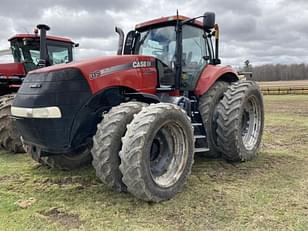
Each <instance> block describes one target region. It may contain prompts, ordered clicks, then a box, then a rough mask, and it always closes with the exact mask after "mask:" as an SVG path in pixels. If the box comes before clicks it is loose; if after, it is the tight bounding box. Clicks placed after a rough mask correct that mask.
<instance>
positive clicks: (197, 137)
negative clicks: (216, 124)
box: [194, 135, 206, 139]
mask: <svg viewBox="0 0 308 231" xmlns="http://www.w3.org/2000/svg"><path fill="white" fill-rule="evenodd" d="M205 137H206V136H205V135H195V136H194V138H195V139H204V138H205Z"/></svg>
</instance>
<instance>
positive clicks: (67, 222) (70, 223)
mask: <svg viewBox="0 0 308 231" xmlns="http://www.w3.org/2000/svg"><path fill="white" fill-rule="evenodd" d="M39 214H41V215H43V216H44V217H46V218H47V219H48V220H50V221H52V222H57V223H60V224H61V225H63V226H65V227H66V228H67V229H76V228H79V227H80V226H81V225H82V224H83V223H84V222H83V221H81V220H80V218H79V215H77V214H70V213H66V212H64V211H63V210H62V209H59V208H51V209H49V210H44V211H40V212H39Z"/></svg>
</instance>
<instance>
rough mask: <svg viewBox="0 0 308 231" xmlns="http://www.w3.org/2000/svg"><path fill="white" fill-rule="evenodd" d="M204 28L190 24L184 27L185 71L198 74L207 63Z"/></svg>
mask: <svg viewBox="0 0 308 231" xmlns="http://www.w3.org/2000/svg"><path fill="white" fill-rule="evenodd" d="M203 34H204V32H203V30H202V29H200V28H196V27H193V26H189V25H184V27H183V71H184V72H189V73H191V74H197V72H199V71H200V70H201V69H202V68H203V67H204V65H205V63H206V59H204V57H205V56H208V51H207V49H206V46H205V40H204V38H203Z"/></svg>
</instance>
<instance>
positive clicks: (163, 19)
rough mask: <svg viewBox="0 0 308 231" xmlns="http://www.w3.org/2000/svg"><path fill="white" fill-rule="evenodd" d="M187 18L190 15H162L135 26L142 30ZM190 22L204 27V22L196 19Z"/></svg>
mask: <svg viewBox="0 0 308 231" xmlns="http://www.w3.org/2000/svg"><path fill="white" fill-rule="evenodd" d="M186 19H189V17H187V16H183V15H178V16H177V15H174V16H168V17H161V18H157V19H153V20H150V21H146V22H143V23H139V24H137V25H136V26H135V29H136V30H138V31H142V30H145V29H147V28H148V27H152V26H154V25H164V24H168V23H172V22H175V21H176V20H180V21H184V20H186ZM190 24H192V25H194V26H197V27H200V28H202V26H203V24H202V22H200V21H198V20H194V21H193V22H191V23H190Z"/></svg>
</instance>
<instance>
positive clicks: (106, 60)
mask: <svg viewBox="0 0 308 231" xmlns="http://www.w3.org/2000/svg"><path fill="white" fill-rule="evenodd" d="M154 60H155V58H154V57H152V56H144V55H114V56H104V57H100V58H93V59H87V60H83V61H75V62H71V63H66V64H58V65H54V66H50V67H45V68H42V69H37V70H34V71H31V73H44V72H52V71H58V70H63V69H66V68H77V69H79V70H80V71H81V72H82V73H83V74H84V75H85V76H88V75H89V74H90V73H91V72H93V71H97V70H101V69H104V68H108V67H113V66H117V65H121V64H127V63H132V62H134V61H154Z"/></svg>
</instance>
